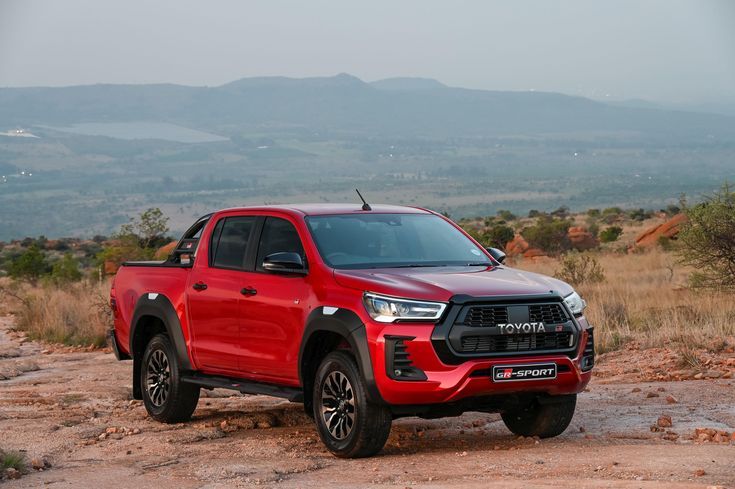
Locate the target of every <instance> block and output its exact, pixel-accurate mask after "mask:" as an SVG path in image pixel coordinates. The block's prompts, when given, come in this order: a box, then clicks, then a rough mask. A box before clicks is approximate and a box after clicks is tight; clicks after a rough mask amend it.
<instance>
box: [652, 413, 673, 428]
mask: <svg viewBox="0 0 735 489" xmlns="http://www.w3.org/2000/svg"><path fill="white" fill-rule="evenodd" d="M673 424H674V423H673V422H672V420H671V416H669V415H667V414H662V415H661V416H659V417H658V420H657V421H656V425H657V426H658V427H660V428H670V427H671V426H673Z"/></svg>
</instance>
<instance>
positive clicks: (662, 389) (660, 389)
mask: <svg viewBox="0 0 735 489" xmlns="http://www.w3.org/2000/svg"><path fill="white" fill-rule="evenodd" d="M656 390H657V391H659V392H666V389H664V388H663V387H659V388H658V389H656Z"/></svg>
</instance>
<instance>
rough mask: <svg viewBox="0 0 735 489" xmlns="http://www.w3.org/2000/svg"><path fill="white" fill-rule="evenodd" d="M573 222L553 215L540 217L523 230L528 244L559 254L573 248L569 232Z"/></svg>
mask: <svg viewBox="0 0 735 489" xmlns="http://www.w3.org/2000/svg"><path fill="white" fill-rule="evenodd" d="M570 226H571V222H570V221H567V220H566V219H558V218H553V217H551V216H542V217H539V219H538V221H536V224H534V225H533V226H529V227H526V228H524V229H523V230H522V231H521V234H522V235H523V237H524V238H525V239H526V241H528V244H530V245H531V246H533V247H534V248H540V249H542V250H544V251H546V252H547V253H551V254H557V253H562V252H564V251H567V250H569V249H570V248H571V243H570V241H569V236H568V235H567V232H568V231H569V227H570Z"/></svg>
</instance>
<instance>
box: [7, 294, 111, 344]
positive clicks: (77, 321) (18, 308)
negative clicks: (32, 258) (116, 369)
mask: <svg viewBox="0 0 735 489" xmlns="http://www.w3.org/2000/svg"><path fill="white" fill-rule="evenodd" d="M109 290H110V285H109V283H107V282H102V283H89V282H81V283H77V284H72V285H67V286H64V287H56V286H44V287H37V288H32V287H29V286H26V285H18V284H4V285H2V286H0V295H2V296H3V300H4V301H7V304H8V306H6V307H9V308H10V310H11V311H12V312H13V313H14V314H15V316H16V321H15V326H16V329H18V330H20V331H24V332H26V333H27V334H28V336H29V337H30V338H31V339H34V340H42V341H46V342H49V343H61V344H64V345H71V346H89V345H93V346H97V347H101V346H104V345H105V341H106V340H105V333H106V332H107V329H108V328H110V327H111V326H112V323H111V315H110V309H109V307H108V306H107V301H108V296H109Z"/></svg>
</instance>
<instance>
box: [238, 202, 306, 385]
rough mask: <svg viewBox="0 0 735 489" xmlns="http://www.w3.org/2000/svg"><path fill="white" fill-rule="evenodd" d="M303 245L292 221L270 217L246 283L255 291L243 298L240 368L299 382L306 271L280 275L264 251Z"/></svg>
mask: <svg viewBox="0 0 735 489" xmlns="http://www.w3.org/2000/svg"><path fill="white" fill-rule="evenodd" d="M279 252H294V253H299V254H300V255H301V256H302V258H304V260H305V257H304V248H303V246H302V244H301V239H300V238H299V235H298V232H297V231H296V228H295V227H294V225H293V224H292V223H291V222H289V221H288V220H286V219H282V218H278V217H266V219H265V222H264V223H263V231H262V233H261V237H260V243H259V245H258V252H257V255H256V260H255V270H254V271H253V272H252V273H248V274H246V275H247V279H246V284H245V285H246V287H247V288H249V289H251V290H252V291H253V292H252V293H251V294H249V295H246V296H244V298H243V300H242V322H241V326H240V352H241V355H240V369H241V370H242V372H243V373H244V374H246V375H248V376H253V377H255V378H260V379H262V380H283V381H293V382H298V356H299V346H300V342H301V337H302V334H303V327H304V324H305V322H306V316H305V314H306V313H305V304H306V303H308V301H307V295H308V294H309V290H310V287H309V285H308V277H307V276H304V275H296V274H289V275H280V274H276V273H270V272H267V271H265V270H263V267H262V264H263V260H264V259H265V257H266V256H268V255H270V254H272V253H279Z"/></svg>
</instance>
